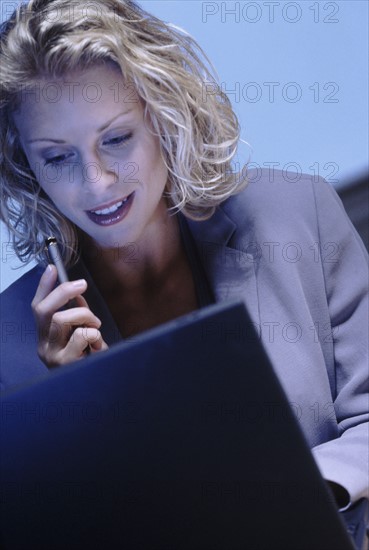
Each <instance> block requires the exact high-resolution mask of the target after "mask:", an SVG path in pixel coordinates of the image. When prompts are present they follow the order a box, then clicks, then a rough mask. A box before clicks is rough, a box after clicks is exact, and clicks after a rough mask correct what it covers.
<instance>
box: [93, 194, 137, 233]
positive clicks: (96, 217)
mask: <svg viewBox="0 0 369 550" xmlns="http://www.w3.org/2000/svg"><path fill="white" fill-rule="evenodd" d="M134 196H135V192H134V191H133V192H132V193H131V194H130V195H126V196H125V197H123V198H121V199H118V200H117V199H116V200H114V201H110V202H108V203H105V204H102V205H99V206H98V207H96V208H93V210H92V209H91V210H85V212H86V214H87V216H88V217H89V219H90V220H91V221H93V222H94V223H95V224H96V225H100V226H104V227H106V226H110V225H114V224H116V223H119V222H120V221H121V220H122V219H123V218H125V217H126V215H127V214H128V212H129V210H130V208H131V206H132V203H133V199H134ZM120 201H125V202H124V203H123V204H122V205H121V206H120V207H119V208H118V209H117V210H116V211H115V212H111V213H109V214H95V212H94V211H96V210H104V209H105V208H110V207H111V206H113V205H114V204H116V203H118V202H120Z"/></svg>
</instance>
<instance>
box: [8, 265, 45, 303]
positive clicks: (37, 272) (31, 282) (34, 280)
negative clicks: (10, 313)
mask: <svg viewBox="0 0 369 550" xmlns="http://www.w3.org/2000/svg"><path fill="white" fill-rule="evenodd" d="M43 271H44V268H43V267H42V266H40V265H36V266H35V267H34V268H32V269H30V271H27V273H25V274H24V275H22V276H21V277H20V278H19V279H17V280H16V281H15V282H14V283H12V284H11V285H10V286H9V287H8V288H6V289H5V290H4V291H3V292H2V293H1V294H0V302H1V308H5V307H7V306H11V305H12V304H13V305H15V304H16V303H19V304H23V305H26V306H28V307H29V305H30V303H31V301H32V299H33V296H34V295H35V292H36V289H37V286H38V284H39V282H40V278H41V275H42V273H43Z"/></svg>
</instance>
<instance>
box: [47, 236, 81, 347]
mask: <svg viewBox="0 0 369 550" xmlns="http://www.w3.org/2000/svg"><path fill="white" fill-rule="evenodd" d="M45 245H46V249H47V252H48V254H49V259H50V260H51V261H52V263H53V264H54V265H55V267H56V271H57V272H58V280H59V283H60V284H61V283H66V282H68V281H69V278H68V275H67V271H66V269H65V267H64V263H63V259H62V256H61V254H60V250H59V247H58V243H57V240H56V238H55V237H48V238H47V239H45ZM68 307H78V304H77V301H76V299H75V298H73V299H72V300H69V303H68ZM84 351H85V354H86V355H89V353H90V346H87V347H86V349H85V350H84Z"/></svg>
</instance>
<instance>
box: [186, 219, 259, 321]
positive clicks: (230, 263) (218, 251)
mask: <svg viewBox="0 0 369 550" xmlns="http://www.w3.org/2000/svg"><path fill="white" fill-rule="evenodd" d="M187 221H188V226H189V228H190V231H191V233H192V235H193V238H194V240H195V243H196V246H197V250H198V253H199V256H200V260H201V262H202V264H203V266H204V269H205V272H206V275H207V277H208V280H209V283H210V285H211V287H212V289H213V292H214V295H215V299H216V301H217V302H218V301H219V302H220V301H224V300H243V301H244V302H245V305H246V307H247V310H248V312H249V314H250V316H251V319H252V320H253V322H254V323H257V325H258V326H259V325H260V315H259V302H258V292H257V284H256V267H257V265H256V264H257V258H255V257H254V256H253V255H252V254H250V253H249V252H246V251H244V250H242V248H241V247H237V244H236V239H235V234H236V230H237V225H236V224H235V223H234V222H233V220H232V219H231V218H230V217H229V216H228V215H227V214H226V213H225V212H224V210H222V209H221V208H218V209H217V210H216V212H215V213H214V215H213V216H212V217H211V218H210V219H209V220H206V221H200V222H197V221H193V220H187Z"/></svg>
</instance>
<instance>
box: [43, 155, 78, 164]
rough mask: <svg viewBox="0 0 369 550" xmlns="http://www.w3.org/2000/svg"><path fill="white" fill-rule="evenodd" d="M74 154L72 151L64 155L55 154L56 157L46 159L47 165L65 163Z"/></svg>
mask: <svg viewBox="0 0 369 550" xmlns="http://www.w3.org/2000/svg"><path fill="white" fill-rule="evenodd" d="M71 156H72V153H65V154H63V155H55V156H54V157H50V158H47V159H45V166H48V165H51V166H56V165H60V164H63V163H64V162H65V161H66V160H67V159H68V158H70V157H71Z"/></svg>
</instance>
